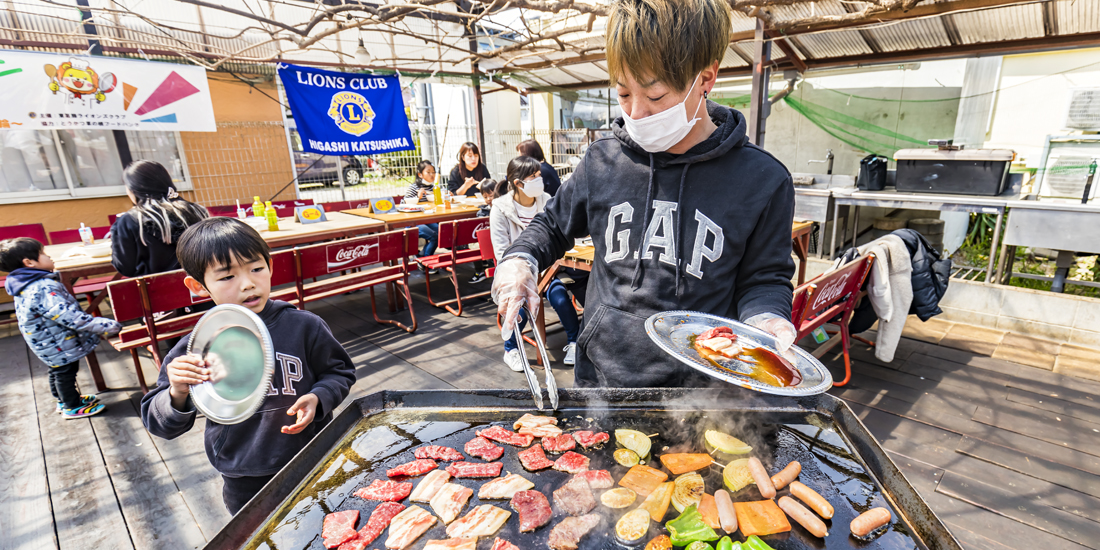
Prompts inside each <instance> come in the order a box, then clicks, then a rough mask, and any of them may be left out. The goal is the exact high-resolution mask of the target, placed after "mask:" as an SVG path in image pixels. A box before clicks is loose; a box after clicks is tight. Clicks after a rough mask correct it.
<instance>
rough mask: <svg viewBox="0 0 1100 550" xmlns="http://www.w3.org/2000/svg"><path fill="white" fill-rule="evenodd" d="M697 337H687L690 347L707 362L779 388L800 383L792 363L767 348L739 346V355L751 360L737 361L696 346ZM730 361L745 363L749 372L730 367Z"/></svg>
mask: <svg viewBox="0 0 1100 550" xmlns="http://www.w3.org/2000/svg"><path fill="white" fill-rule="evenodd" d="M698 337H699V335H698V334H697V335H695V336H692V337H691V338H689V341H690V342H691V346H692V348H694V349H695V351H696V352H697V353H698V354H699V356H700V357H702V358H703V359H706V360H707V362H709V363H710V364H712V365H714V366H716V367H718V368H720V369H722V370H724V371H726V372H730V373H733V374H737V375H741V376H747V377H749V378H752V379H753V380H756V381H758V382H761V383H763V384H767V385H769V386H776V387H779V388H786V387H791V386H797V385H799V384H801V383H802V373H801V372H798V369H796V368H795V367H794V365H791V363H790V362H789V361H787V360H786V359H784V358H782V357H780V356H779V355H778V354H776V353H775V352H773V351H771V350H769V349H766V348H762V347H757V348H750V347H743V348H741V355H747V356H749V357H751V358H752V361H751V362H750V361H739V360H737V359H730V358H728V357H726V356H725V355H722V354H720V353H714V352H711V351H709V350H706V349H702V347H701V346H696V345H695V339H696V338H698ZM731 361H736V362H738V363H740V364H742V365H747V366H748V367H749V368H750V369H751V370H750V372H748V373H746V372H743V371H741V370H738V369H734V368H731V367H730V366H729V363H730V362H731Z"/></svg>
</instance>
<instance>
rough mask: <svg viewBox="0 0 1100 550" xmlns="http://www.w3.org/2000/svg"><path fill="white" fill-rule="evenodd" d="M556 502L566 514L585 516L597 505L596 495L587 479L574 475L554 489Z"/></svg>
mask: <svg viewBox="0 0 1100 550" xmlns="http://www.w3.org/2000/svg"><path fill="white" fill-rule="evenodd" d="M554 504H555V505H556V506H557V507H558V509H559V510H561V511H562V512H565V513H566V514H569V515H571V516H583V515H585V514H587V513H588V512H591V511H592V509H593V508H595V507H596V497H595V495H593V494H592V489H591V488H590V487H589V486H588V482H587V481H585V480H583V479H581V478H579V477H575V476H574V477H571V478H569V481H567V482H566V483H565V485H562V486H561V487H559V488H558V490H557V491H554Z"/></svg>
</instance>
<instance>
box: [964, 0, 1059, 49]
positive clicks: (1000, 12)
mask: <svg viewBox="0 0 1100 550" xmlns="http://www.w3.org/2000/svg"><path fill="white" fill-rule="evenodd" d="M951 19H952V20H953V21H954V22H955V27H956V28H957V29H959V38H960V39H961V40H962V41H963V44H978V43H982V42H998V41H1001V40H1021V39H1024V38H1040V37H1042V36H1043V6H1042V4H1024V5H1022V6H1007V7H1004V8H997V9H993V10H981V11H970V12H962V13H956V14H954V15H952V16H951Z"/></svg>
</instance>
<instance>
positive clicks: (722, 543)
mask: <svg viewBox="0 0 1100 550" xmlns="http://www.w3.org/2000/svg"><path fill="white" fill-rule="evenodd" d="M717 550H733V539H731V538H729V537H722V538H721V539H719V540H718V549H717Z"/></svg>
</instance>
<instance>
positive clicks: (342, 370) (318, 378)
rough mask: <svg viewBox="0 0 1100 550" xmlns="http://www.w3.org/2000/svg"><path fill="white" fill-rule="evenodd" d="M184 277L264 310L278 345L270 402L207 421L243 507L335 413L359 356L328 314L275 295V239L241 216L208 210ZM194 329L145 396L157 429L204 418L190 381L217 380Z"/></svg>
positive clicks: (145, 418)
mask: <svg viewBox="0 0 1100 550" xmlns="http://www.w3.org/2000/svg"><path fill="white" fill-rule="evenodd" d="M176 254H177V255H178V256H179V261H180V265H182V266H183V269H184V271H186V272H187V278H186V279H184V284H185V285H187V288H188V289H189V290H190V291H191V292H193V293H195V294H197V295H199V296H210V297H211V298H212V299H213V301H214V303H216V304H238V305H241V306H244V307H246V308H248V309H250V310H252V312H253V313H255V314H257V315H259V316H260V319H262V320H263V322H264V325H265V326H267V330H268V331H270V332H271V341H272V342H273V343H274V346H275V373H274V375H273V376H272V378H271V388H270V390H269V392H268V394H267V397H266V398H265V400H264V402H263V405H262V407H261V408H260V410H258V411H256V413H255V414H253V415H252V417H251V418H249V419H248V420H245V421H244V422H241V423H240V424H234V425H232V426H225V425H221V424H218V423H216V422H213V421H211V420H210V419H207V420H206V433H205V437H204V441H205V444H206V445H205V446H206V456H207V458H209V459H210V464H212V465H213V466H214V469H216V470H217V471H218V472H219V473H221V474H222V480H223V482H224V486H223V488H222V500H223V501H224V502H225V507H226V508H227V509H228V510H229V513H230V514H236V513H237V512H238V511H239V510H240V509H241V508H242V507H243V506H244V505H245V503H247V502H248V501H249V500H250V499H251V498H252V497H253V496H255V495H256V493H258V492H259V491H260V489H262V488H263V486H264V484H266V483H267V482H268V481H269V480H270V479H271V478H272V477H273V476H274V475H275V474H276V473H277V472H278V471H279V470H280V469H281V468H282V467H283V466H285V465H286V463H287V462H289V461H290V459H291V458H292V457H293V456H294V455H295V454H297V453H298V451H300V450H302V448H303V447H305V445H306V444H307V443H309V440H310V439H312V438H313V436H314V435H316V434H317V432H319V431H320V430H321V428H323V427H324V426H325V425H326V424H327V423H328V422H329V420H331V419H332V412H333V411H334V410H335V409H336V407H338V406H339V405H340V403H341V402H342V401H343V400H344V398H345V397H347V395H348V391H349V389H350V388H351V385H352V384H354V383H355V367H354V365H353V364H352V361H351V357H349V356H348V354H347V352H346V351H344V348H343V347H342V346H341V345H340V343H339V342H337V341H336V338H334V337H333V336H332V332H330V331H329V328H328V325H326V324H325V322H324V321H323V320H322V319H321V318H320V317H318V316H316V315H314V314H312V313H310V312H308V311H301V310H299V309H297V308H295V307H294V306H293V305H291V304H288V303H286V302H279V301H274V300H270V299H268V295H269V294H270V292H271V255H270V252H269V251H268V247H267V243H266V242H264V240H263V239H262V238H261V237H260V234H259V233H257V232H256V230H255V229H252V228H251V227H249V226H248V225H247V224H245V223H243V222H241V221H238V220H236V219H233V218H208V219H205V220H202V221H200V222H199V223H197V224H195V225H193V226H191V227H189V228H188V229H187V231H186V232H184V234H183V236H182V237H180V240H179V244H178V246H177V247H176ZM188 340H189V339H188V338H183V339H182V340H180V342H179V344H177V345H176V346H175V347H174V348H172V351H170V352H169V353H168V355H167V356H165V358H164V365H166V366H165V367H164V368H162V369H161V370H160V376H159V377H158V378H157V387H156V388H155V389H153V390H152V391H150V392H149V393H147V394H146V395H145V397H143V398H142V400H141V420H142V422H143V423H144V424H145V427H146V429H148V430H149V432H150V433H152V434H153V435H157V436H160V437H163V438H165V439H173V438H176V437H179V436H180V435H182V434H183V433H184V432H186V431H188V430H190V429H191V427H192V426H194V424H195V414H196V412H195V405H194V404H193V403H192V402H191V398H190V386H191V385H194V384H199V383H201V382H203V381H205V380H209V378H210V371H209V369H207V368H206V367H207V365H205V364H204V362H203V360H202V359H201V358H200V357H199V356H197V355H188V354H187V353H186V352H187V342H188Z"/></svg>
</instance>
